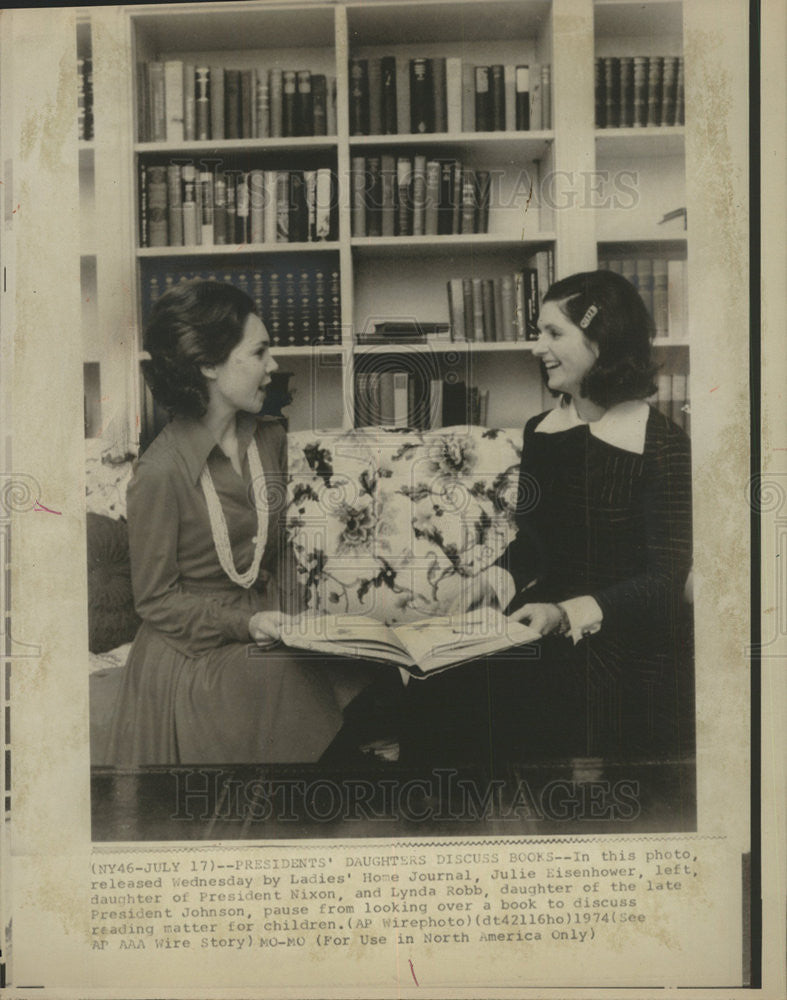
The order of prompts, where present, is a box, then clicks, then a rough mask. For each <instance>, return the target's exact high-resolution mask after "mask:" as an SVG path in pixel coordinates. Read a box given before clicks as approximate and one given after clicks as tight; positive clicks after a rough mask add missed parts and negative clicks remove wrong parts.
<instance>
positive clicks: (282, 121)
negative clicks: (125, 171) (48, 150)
mask: <svg viewBox="0 0 787 1000" xmlns="http://www.w3.org/2000/svg"><path fill="white" fill-rule="evenodd" d="M136 95H137V136H138V139H139V141H140V142H170V143H174V144H177V143H180V142H183V141H191V140H194V139H196V140H199V141H207V140H211V139H212V140H216V139H218V140H221V139H266V138H270V137H273V138H280V137H285V138H287V137H297V136H319V135H333V134H335V78H334V77H330V78H329V77H327V76H325V75H324V74H320V73H312V72H311V70H310V69H297V70H294V69H289V68H285V69H270V70H268V69H265V68H262V67H260V68H245V69H236V68H233V67H224V66H218V65H215V64H214V65H212V66H205V65H195V64H193V63H189V62H183V61H182V60H180V59H168V60H164V61H160V60H151V61H149V62H140V63H138V64H137V85H136ZM331 118H333V121H334V124H333V130H331V128H330V127H329V125H330V119H331Z"/></svg>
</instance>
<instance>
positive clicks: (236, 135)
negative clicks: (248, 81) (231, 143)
mask: <svg viewBox="0 0 787 1000" xmlns="http://www.w3.org/2000/svg"><path fill="white" fill-rule="evenodd" d="M240 129H241V117H240V71H239V70H237V69H228V70H226V71H225V73H224V131H225V134H226V137H227V138H228V139H240V138H241V131H240Z"/></svg>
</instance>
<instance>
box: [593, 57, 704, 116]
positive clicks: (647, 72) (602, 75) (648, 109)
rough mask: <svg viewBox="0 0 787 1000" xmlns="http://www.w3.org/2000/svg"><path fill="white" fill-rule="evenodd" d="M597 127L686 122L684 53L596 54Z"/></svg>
mask: <svg viewBox="0 0 787 1000" xmlns="http://www.w3.org/2000/svg"><path fill="white" fill-rule="evenodd" d="M595 76H596V82H595V93H596V128H652V127H655V126H662V125H683V124H684V123H685V105H684V85H683V56H620V57H615V56H599V57H598V58H597V59H596V64H595Z"/></svg>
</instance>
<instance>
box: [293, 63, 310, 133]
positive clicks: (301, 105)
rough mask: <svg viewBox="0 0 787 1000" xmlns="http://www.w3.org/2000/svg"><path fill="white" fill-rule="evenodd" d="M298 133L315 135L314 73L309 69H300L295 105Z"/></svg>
mask: <svg viewBox="0 0 787 1000" xmlns="http://www.w3.org/2000/svg"><path fill="white" fill-rule="evenodd" d="M295 124H296V127H297V132H296V135H314V99H313V97H312V75H311V73H310V71H309V70H308V69H300V70H298V93H297V101H296V105H295Z"/></svg>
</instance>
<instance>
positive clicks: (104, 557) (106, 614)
mask: <svg viewBox="0 0 787 1000" xmlns="http://www.w3.org/2000/svg"><path fill="white" fill-rule="evenodd" d="M87 592H88V632H89V641H88V645H89V648H90V651H91V652H93V653H104V652H106V651H107V650H110V649H114V648H115V647H116V646H121V645H122V644H123V643H125V642H130V641H131V640H132V639H133V638H134V636H135V634H136V631H137V628H138V627H139V622H140V619H139V617H138V615H137V613H136V611H135V610H134V597H133V594H132V592H131V563H130V560H129V552H128V527H127V525H126V522H125V521H118V520H114V519H113V518H111V517H105V516H104V515H103V514H95V513H93V512H92V511H89V512H88V514H87Z"/></svg>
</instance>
